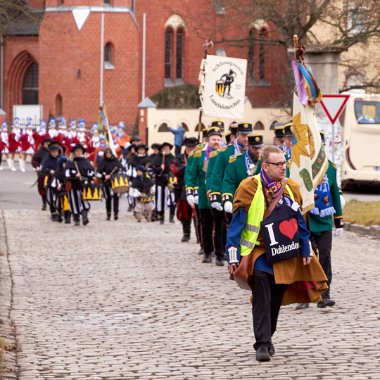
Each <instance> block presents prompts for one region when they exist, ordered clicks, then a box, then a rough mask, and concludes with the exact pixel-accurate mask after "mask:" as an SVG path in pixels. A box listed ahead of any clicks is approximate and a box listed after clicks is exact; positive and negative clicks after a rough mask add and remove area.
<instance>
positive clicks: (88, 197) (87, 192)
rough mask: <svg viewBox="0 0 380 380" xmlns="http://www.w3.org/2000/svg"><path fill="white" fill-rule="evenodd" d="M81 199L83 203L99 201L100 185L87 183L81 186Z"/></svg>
mask: <svg viewBox="0 0 380 380" xmlns="http://www.w3.org/2000/svg"><path fill="white" fill-rule="evenodd" d="M83 199H84V200H85V201H101V200H102V185H100V184H94V183H88V184H85V185H84V186H83Z"/></svg>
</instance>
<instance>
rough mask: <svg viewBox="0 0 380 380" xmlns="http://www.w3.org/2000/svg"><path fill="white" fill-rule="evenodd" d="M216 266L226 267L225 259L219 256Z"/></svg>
mask: <svg viewBox="0 0 380 380" xmlns="http://www.w3.org/2000/svg"><path fill="white" fill-rule="evenodd" d="M215 264H216V265H217V266H218V267H222V266H223V265H224V258H223V256H218V257H217V258H216V261H215Z"/></svg>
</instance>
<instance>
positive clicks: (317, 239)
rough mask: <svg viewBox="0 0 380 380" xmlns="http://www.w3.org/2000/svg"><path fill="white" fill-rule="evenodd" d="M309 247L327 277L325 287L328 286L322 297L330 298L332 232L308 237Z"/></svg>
mask: <svg viewBox="0 0 380 380" xmlns="http://www.w3.org/2000/svg"><path fill="white" fill-rule="evenodd" d="M310 241H311V245H312V247H313V250H314V252H316V253H317V255H318V258H319V262H320V264H321V267H322V269H323V270H324V272H325V274H326V277H327V285H328V286H329V288H328V290H326V291H325V292H324V293H323V295H322V297H323V298H325V299H329V298H330V284H331V280H332V270H331V248H332V231H324V232H322V233H321V234H320V235H313V234H311V236H310Z"/></svg>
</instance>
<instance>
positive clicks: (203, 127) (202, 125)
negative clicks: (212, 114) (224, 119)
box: [194, 123, 206, 132]
mask: <svg viewBox="0 0 380 380" xmlns="http://www.w3.org/2000/svg"><path fill="white" fill-rule="evenodd" d="M204 129H206V126H205V125H204V124H203V123H201V131H203V130H204ZM194 131H195V132H198V131H199V124H197V125H196V126H195V129H194Z"/></svg>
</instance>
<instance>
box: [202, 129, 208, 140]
mask: <svg viewBox="0 0 380 380" xmlns="http://www.w3.org/2000/svg"><path fill="white" fill-rule="evenodd" d="M208 130H209V128H205V129H202V138H206V137H207V134H208Z"/></svg>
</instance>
